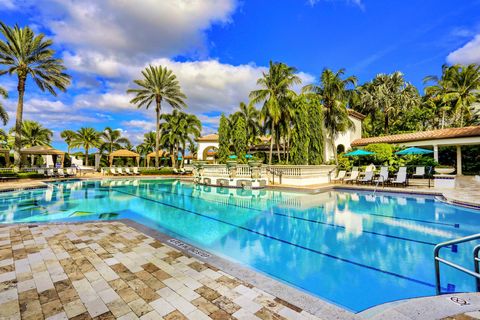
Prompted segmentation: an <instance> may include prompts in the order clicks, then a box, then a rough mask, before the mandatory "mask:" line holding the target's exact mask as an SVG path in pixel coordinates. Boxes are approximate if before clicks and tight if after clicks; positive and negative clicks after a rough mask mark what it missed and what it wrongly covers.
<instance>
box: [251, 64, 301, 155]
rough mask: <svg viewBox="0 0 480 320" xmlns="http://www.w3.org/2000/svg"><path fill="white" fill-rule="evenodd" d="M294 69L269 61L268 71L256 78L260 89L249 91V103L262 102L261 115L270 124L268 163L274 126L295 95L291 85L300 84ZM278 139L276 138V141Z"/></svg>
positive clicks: (275, 126) (273, 137) (271, 152)
mask: <svg viewBox="0 0 480 320" xmlns="http://www.w3.org/2000/svg"><path fill="white" fill-rule="evenodd" d="M295 72H296V69H295V68H292V67H289V66H287V65H286V64H284V63H273V62H272V61H270V65H269V70H268V72H264V73H263V76H262V78H260V79H258V80H257V85H259V86H260V87H261V89H258V90H254V91H252V92H250V95H249V98H250V104H252V105H255V104H259V103H263V105H262V109H261V117H262V120H263V121H264V124H265V123H266V122H269V125H270V128H269V130H270V136H271V140H270V153H269V157H268V163H269V164H272V154H273V145H274V143H275V140H276V139H275V138H276V132H275V130H276V128H277V126H278V124H279V122H280V121H281V119H282V115H283V114H285V112H284V111H283V109H284V108H285V107H286V106H287V105H288V100H289V99H291V98H292V97H293V96H295V92H294V91H293V90H292V89H291V87H292V86H293V85H295V84H300V83H301V80H300V78H299V77H298V76H297V75H296V74H295ZM278 142H279V141H278V140H277V143H278ZM278 157H279V160H280V153H278Z"/></svg>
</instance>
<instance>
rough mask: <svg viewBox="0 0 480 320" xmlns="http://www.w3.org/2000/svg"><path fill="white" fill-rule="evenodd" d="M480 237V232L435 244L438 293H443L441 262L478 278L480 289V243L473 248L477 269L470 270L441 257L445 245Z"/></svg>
mask: <svg viewBox="0 0 480 320" xmlns="http://www.w3.org/2000/svg"><path fill="white" fill-rule="evenodd" d="M478 239H480V233H477V234H474V235H471V236H468V237H463V238H459V239H454V240H450V241H445V242H442V243H439V244H437V245H436V246H435V248H434V250H433V255H434V261H435V286H436V290H437V294H441V293H442V289H441V284H440V263H443V264H446V265H447V266H450V267H452V268H454V269H457V270H459V271H462V272H464V273H466V274H468V275H471V276H472V277H474V278H475V279H476V284H477V291H480V272H479V271H480V266H479V263H480V258H479V257H478V253H479V252H480V245H478V246H476V247H475V248H474V249H473V262H474V265H475V271H472V270H469V269H467V268H465V267H463V266H461V265H458V264H456V263H453V262H451V261H448V260H446V259H443V258H440V257H439V254H440V249H442V248H443V247H446V246H449V245H454V244H459V243H465V242H470V241H473V240H478Z"/></svg>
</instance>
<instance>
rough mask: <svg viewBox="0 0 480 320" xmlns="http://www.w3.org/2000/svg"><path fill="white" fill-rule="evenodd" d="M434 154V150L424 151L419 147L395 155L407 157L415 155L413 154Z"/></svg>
mask: <svg viewBox="0 0 480 320" xmlns="http://www.w3.org/2000/svg"><path fill="white" fill-rule="evenodd" d="M429 153H433V151H432V150H428V149H422V148H417V147H410V148H407V149H405V150H402V151H398V152H396V153H395V154H398V155H401V156H405V155H413V154H429Z"/></svg>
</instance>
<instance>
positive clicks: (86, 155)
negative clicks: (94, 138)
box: [85, 147, 88, 167]
mask: <svg viewBox="0 0 480 320" xmlns="http://www.w3.org/2000/svg"><path fill="white" fill-rule="evenodd" d="M85 166H87V167H88V147H85Z"/></svg>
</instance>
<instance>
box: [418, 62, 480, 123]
mask: <svg viewBox="0 0 480 320" xmlns="http://www.w3.org/2000/svg"><path fill="white" fill-rule="evenodd" d="M424 82H425V83H428V82H433V83H434V84H433V85H431V86H428V87H426V88H425V94H426V96H428V97H429V98H430V99H433V100H435V99H436V100H437V101H438V100H440V101H441V103H442V106H441V111H442V112H443V115H442V116H443V117H444V114H445V112H446V111H451V112H452V113H453V116H454V117H453V119H454V124H455V125H457V126H461V127H462V126H463V125H464V123H465V120H466V121H467V122H468V121H470V120H471V119H472V106H473V105H474V104H475V103H479V102H480V65H478V64H470V65H467V66H461V65H453V66H447V65H443V66H442V76H441V77H440V78H438V77H437V76H427V77H426V78H425V79H424Z"/></svg>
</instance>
